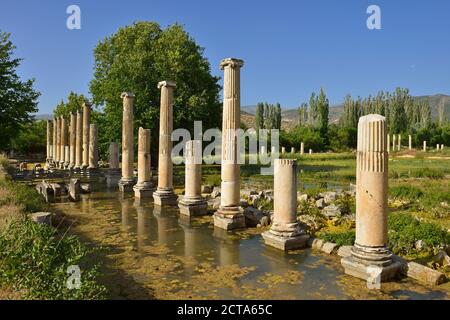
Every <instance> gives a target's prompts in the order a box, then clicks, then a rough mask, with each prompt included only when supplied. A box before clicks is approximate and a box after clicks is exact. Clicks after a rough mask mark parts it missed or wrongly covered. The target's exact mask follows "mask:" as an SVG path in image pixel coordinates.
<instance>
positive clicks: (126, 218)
mask: <svg viewBox="0 0 450 320" xmlns="http://www.w3.org/2000/svg"><path fill="white" fill-rule="evenodd" d="M120 204H121V207H122V226H123V227H125V228H128V227H130V201H129V199H121V201H120Z"/></svg>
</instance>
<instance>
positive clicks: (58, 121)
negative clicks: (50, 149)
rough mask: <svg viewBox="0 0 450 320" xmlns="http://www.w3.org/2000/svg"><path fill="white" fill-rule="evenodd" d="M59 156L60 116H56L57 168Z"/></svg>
mask: <svg viewBox="0 0 450 320" xmlns="http://www.w3.org/2000/svg"><path fill="white" fill-rule="evenodd" d="M60 158H61V118H60V117H57V118H56V159H55V161H56V165H57V167H58V168H59V162H60Z"/></svg>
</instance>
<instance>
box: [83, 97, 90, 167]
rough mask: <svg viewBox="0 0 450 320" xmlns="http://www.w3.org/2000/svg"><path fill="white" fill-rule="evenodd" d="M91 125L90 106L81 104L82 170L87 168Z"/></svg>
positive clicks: (87, 103)
mask: <svg viewBox="0 0 450 320" xmlns="http://www.w3.org/2000/svg"><path fill="white" fill-rule="evenodd" d="M90 125H91V104H90V103H89V102H85V103H84V104H83V158H82V165H81V167H82V168H83V169H86V168H87V167H88V166H89V131H90Z"/></svg>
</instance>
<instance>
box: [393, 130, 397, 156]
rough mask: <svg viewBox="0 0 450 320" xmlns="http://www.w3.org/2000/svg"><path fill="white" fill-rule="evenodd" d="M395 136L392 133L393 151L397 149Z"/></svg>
mask: <svg viewBox="0 0 450 320" xmlns="http://www.w3.org/2000/svg"><path fill="white" fill-rule="evenodd" d="M396 138H397V136H396V135H395V134H393V135H392V151H394V152H395V150H396V149H397V139H396Z"/></svg>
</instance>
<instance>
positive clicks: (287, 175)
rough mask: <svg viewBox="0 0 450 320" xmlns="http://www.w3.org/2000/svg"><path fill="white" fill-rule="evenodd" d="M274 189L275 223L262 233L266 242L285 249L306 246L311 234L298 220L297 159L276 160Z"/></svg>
mask: <svg viewBox="0 0 450 320" xmlns="http://www.w3.org/2000/svg"><path fill="white" fill-rule="evenodd" d="M273 189H274V216H273V223H272V226H271V228H270V230H269V231H266V232H263V233H262V237H263V239H264V242H265V243H266V245H269V246H272V247H275V248H277V249H280V250H284V251H286V250H293V249H300V248H304V247H305V246H306V242H307V240H308V238H309V236H308V235H306V234H305V231H304V230H302V229H301V228H300V224H299V223H298V221H297V161H296V160H292V159H276V160H275V169H274V186H273Z"/></svg>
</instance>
